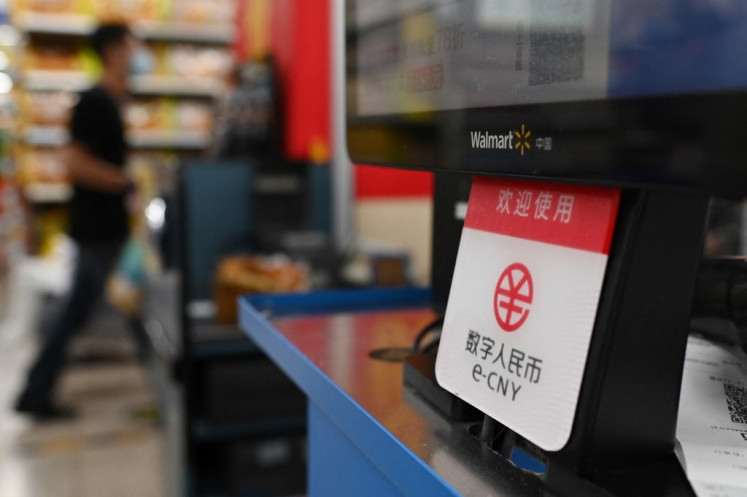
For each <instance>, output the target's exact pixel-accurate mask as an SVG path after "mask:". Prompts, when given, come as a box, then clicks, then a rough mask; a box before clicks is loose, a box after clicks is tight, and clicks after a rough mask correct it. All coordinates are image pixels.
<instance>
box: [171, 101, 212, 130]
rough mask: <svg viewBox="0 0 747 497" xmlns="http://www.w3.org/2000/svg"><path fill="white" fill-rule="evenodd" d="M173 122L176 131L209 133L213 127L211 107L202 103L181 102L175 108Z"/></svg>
mask: <svg viewBox="0 0 747 497" xmlns="http://www.w3.org/2000/svg"><path fill="white" fill-rule="evenodd" d="M175 121H176V122H175V124H176V129H177V130H178V131H183V132H188V133H209V132H210V130H211V129H212V127H213V106H212V105H211V104H210V103H207V102H203V101H192V100H184V101H181V102H179V104H177V106H176V120H175Z"/></svg>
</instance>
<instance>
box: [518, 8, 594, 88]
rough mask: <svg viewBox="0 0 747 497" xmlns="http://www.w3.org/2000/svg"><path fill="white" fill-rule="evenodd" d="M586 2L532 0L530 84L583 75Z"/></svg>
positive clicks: (553, 81)
mask: <svg viewBox="0 0 747 497" xmlns="http://www.w3.org/2000/svg"><path fill="white" fill-rule="evenodd" d="M583 17H584V12H583V4H582V3H579V2H577V1H576V0H554V1H548V0H532V28H531V32H530V34H529V41H530V44H529V85H530V86H537V85H549V84H553V83H563V82H567V81H577V80H579V79H581V78H582V77H583V75H584V51H585V47H586V35H585V34H584V23H583V20H582V19H583Z"/></svg>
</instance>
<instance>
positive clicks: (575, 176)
mask: <svg viewBox="0 0 747 497" xmlns="http://www.w3.org/2000/svg"><path fill="white" fill-rule="evenodd" d="M346 16H347V92H348V94H347V99H348V100H347V111H348V114H347V118H348V146H349V151H350V155H351V158H352V160H353V161H354V162H358V163H365V164H379V165H394V166H396V167H405V168H416V169H427V170H434V171H443V170H452V171H461V172H470V173H479V174H491V175H492V174H497V175H512V176H520V177H530V178H540V179H547V180H559V181H573V182H588V183H595V184H607V185H614V186H623V187H676V188H684V189H687V190H692V191H701V192H705V193H708V194H718V195H724V196H734V197H742V196H744V195H745V193H747V173H745V171H744V167H745V159H744V154H743V150H744V147H745V145H744V142H745V139H746V138H747V121H746V118H747V91H746V90H747V3H745V2H743V1H741V0H667V1H661V2H658V1H657V2H651V1H648V0H626V1H620V0H406V1H386V0H376V1H373V0H349V1H348V2H347V12H346Z"/></svg>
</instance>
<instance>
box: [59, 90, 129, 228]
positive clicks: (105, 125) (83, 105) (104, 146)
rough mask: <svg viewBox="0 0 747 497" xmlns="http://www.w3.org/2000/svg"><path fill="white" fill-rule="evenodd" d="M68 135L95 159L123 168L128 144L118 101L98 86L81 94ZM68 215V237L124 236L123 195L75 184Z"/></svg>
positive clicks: (125, 212)
mask: <svg viewBox="0 0 747 497" xmlns="http://www.w3.org/2000/svg"><path fill="white" fill-rule="evenodd" d="M70 135H71V137H72V140H73V141H74V142H77V143H79V144H81V145H83V146H85V147H86V148H87V149H88V151H89V152H91V153H92V154H93V155H94V156H96V157H99V158H101V159H103V160H105V161H107V162H109V163H111V164H114V165H115V166H118V167H120V168H123V167H124V164H125V157H126V155H127V142H126V140H125V134H124V125H123V123H122V117H121V115H120V112H119V107H118V105H117V102H116V101H115V100H114V99H113V98H112V97H111V95H109V93H108V92H107V91H106V90H104V89H103V88H101V87H100V86H95V87H93V88H91V89H90V90H87V91H85V92H83V93H82V94H81V95H80V99H79V100H78V103H77V104H76V105H75V108H74V109H73V115H72V119H71V121H70ZM70 214H71V216H70V235H71V236H72V237H73V238H74V239H75V240H77V241H79V242H106V241H116V240H122V239H124V238H126V237H127V233H128V227H127V210H126V208H125V194H124V193H117V194H112V193H103V192H99V191H95V190H91V189H90V188H87V187H85V186H81V185H79V184H77V183H76V184H74V185H73V200H72V202H71V213H70Z"/></svg>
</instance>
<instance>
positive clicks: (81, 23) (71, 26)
mask: <svg viewBox="0 0 747 497" xmlns="http://www.w3.org/2000/svg"><path fill="white" fill-rule="evenodd" d="M14 22H15V25H16V28H18V29H19V30H21V31H23V32H26V33H29V34H51V35H71V36H86V35H89V34H90V33H91V32H93V30H94V28H95V26H96V21H95V20H94V19H92V18H91V17H88V16H81V15H77V14H45V13H39V12H23V13H21V14H19V15H18V16H16V18H15V19H14Z"/></svg>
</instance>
